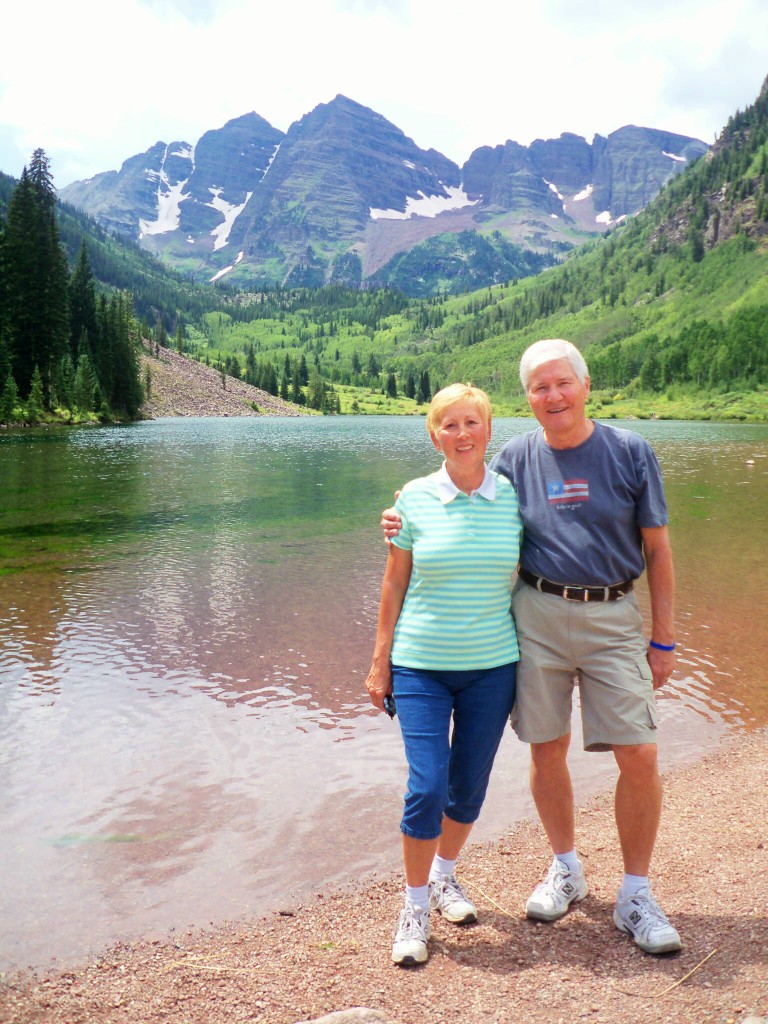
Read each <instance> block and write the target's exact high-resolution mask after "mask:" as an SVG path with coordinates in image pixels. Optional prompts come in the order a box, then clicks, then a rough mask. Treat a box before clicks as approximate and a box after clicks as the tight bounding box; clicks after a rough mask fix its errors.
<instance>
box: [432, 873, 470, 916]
mask: <svg viewBox="0 0 768 1024" xmlns="http://www.w3.org/2000/svg"><path fill="white" fill-rule="evenodd" d="M429 909H430V910H437V911H439V912H440V913H441V914H442V915H443V917H444V918H445V920H446V921H450V922H451V923H452V924H471V923H472V922H473V921H476V920H477V907H476V906H475V904H474V903H473V902H472V900H470V899H467V894H466V893H465V892H464V890H463V889H462V888H461V886H460V885H459V883H458V882H457V881H456V876H455V875H441V876H440V878H439V879H437V880H435V881H431V882H430V883H429Z"/></svg>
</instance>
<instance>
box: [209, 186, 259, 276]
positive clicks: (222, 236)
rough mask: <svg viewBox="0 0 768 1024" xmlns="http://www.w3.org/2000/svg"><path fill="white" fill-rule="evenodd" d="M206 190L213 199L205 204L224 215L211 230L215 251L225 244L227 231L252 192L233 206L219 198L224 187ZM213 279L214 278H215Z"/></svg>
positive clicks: (227, 238)
mask: <svg viewBox="0 0 768 1024" xmlns="http://www.w3.org/2000/svg"><path fill="white" fill-rule="evenodd" d="M208 191H209V192H210V193H211V195H212V196H213V199H212V200H211V201H210V203H206V204H205V205H206V206H210V207H212V208H213V209H214V210H218V212H219V213H221V214H223V215H224V220H223V221H222V222H221V224H218V225H217V226H216V227H215V228H214V229H213V231H212V232H211V235H212V236H213V237H214V238H215V239H216V241H215V242H214V243H213V251H214V252H216V251H217V250H218V249H223V248H224V246H225V245H226V244H227V241H228V240H229V233H230V231H231V230H232V225H233V224H234V223H235V221H236V220H237V218H238V217H239V216H240V214H241V213H242V212H243V210H244V209H245V206H246V203H247V202H248V200H249V199H250V198H251V196H252V195H253V192H248V193H246V196H245V202H243V203H240V205H239V206H233V205H232V203H228V202H227V201H226V199H222V198H221V193H222V192H223V191H224V189H222V188H209V189H208ZM241 256H242V253H241ZM229 269H230V270H231V269H232V268H231V267H230V268H229ZM217 276H218V275H217ZM213 280H216V278H214V279H213Z"/></svg>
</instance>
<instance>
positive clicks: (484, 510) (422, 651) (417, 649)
mask: <svg viewBox="0 0 768 1024" xmlns="http://www.w3.org/2000/svg"><path fill="white" fill-rule="evenodd" d="M492 475H493V476H494V477H495V480H496V494H495V497H493V498H488V497H483V496H482V495H481V494H479V493H477V492H475V493H474V494H473V495H472V496H471V497H470V496H469V495H466V494H464V493H462V492H459V493H457V494H456V496H455V497H454V498H453V499H452V500H450V501H444V500H441V496H440V490H439V486H438V480H439V476H440V474H438V473H433V474H431V475H430V476H427V477H420V478H419V479H417V480H412V481H411V482H410V483H409V484H407V485H406V486H405V487H404V488H403V491H402V493H401V495H400V497H399V498H398V500H397V504H396V508H397V511H398V513H399V514H400V517H401V518H402V521H403V527H402V529H401V531H400V533H399V534H398V536H397V537H396V538H395V539H394V540H393V543H394V544H396V545H397V546H398V547H400V548H403V549H405V550H406V551H411V552H412V553H413V569H412V572H411V580H410V584H409V586H408V592H407V594H406V597H405V602H404V604H403V609H402V612H401V613H400V618H399V620H398V623H397V626H396V628H395V637H394V646H393V649H392V661H393V663H394V664H396V665H404V666H407V667H409V668H426V669H443V670H456V671H467V670H472V669H484V668H495V667H496V666H498V665H505V664H507V662H510V661H517V660H518V657H519V653H518V648H517V637H516V636H515V628H514V622H513V621H512V616H511V614H510V594H511V577H512V573H513V571H514V570H515V568H516V566H517V561H518V556H519V551H520V537H521V534H522V523H521V520H520V514H519V512H518V507H517V494H516V493H515V489H514V488H513V486H512V484H511V483H510V482H509V480H508V479H507V478H506V477H503V476H501V475H499V474H497V473H493V474H492Z"/></svg>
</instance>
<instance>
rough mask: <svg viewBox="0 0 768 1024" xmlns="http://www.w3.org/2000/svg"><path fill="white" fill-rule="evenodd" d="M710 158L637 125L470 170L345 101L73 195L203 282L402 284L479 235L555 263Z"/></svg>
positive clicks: (163, 149)
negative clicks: (396, 267) (444, 242)
mask: <svg viewBox="0 0 768 1024" xmlns="http://www.w3.org/2000/svg"><path fill="white" fill-rule="evenodd" d="M707 148H708V147H707V146H706V145H705V143H703V142H701V141H700V140H696V139H692V138H690V137H688V136H679V135H674V134H673V133H669V132H663V131H660V130H658V129H649V128H638V127H636V126H632V125H626V126H624V127H622V128H620V129H618V130H617V131H615V132H612V133H611V134H610V135H609V136H607V137H606V138H603V137H602V136H599V135H596V136H595V137H594V139H593V141H592V143H588V142H587V141H586V139H584V138H583V137H581V136H577V135H575V134H573V133H568V132H565V133H563V134H562V135H561V136H560V138H559V139H549V140H545V139H536V140H534V142H533V143H531V145H530V146H527V147H526V146H522V145H520V144H519V143H516V142H512V141H511V140H508V141H507V142H506V143H504V144H503V145H500V146H496V147H490V146H486V147H480V148H479V149H477V150H475V151H474V153H473V154H471V156H470V158H469V160H467V161H466V163H465V164H464V165H463V167H459V165H458V164H456V163H454V162H453V161H451V160H450V159H449V158H447V157H445V156H443V155H442V154H441V153H439V152H438V151H437V150H435V149H421V148H420V147H419V146H417V144H416V143H415V142H414V141H413V140H412V139H410V138H409V137H408V136H406V135H405V133H404V132H403V131H402V130H401V129H400V128H398V127H397V126H396V125H394V124H393V123H392V122H390V121H388V120H387V119H386V118H385V117H383V116H382V115H381V114H378V113H377V112H376V111H374V110H371V109H370V108H368V107H364V106H362V105H361V104H359V103H357V102H356V101H354V100H352V99H349V98H348V97H346V96H344V95H342V94H339V95H337V96H336V97H335V98H334V99H332V100H331V101H329V102H328V103H321V104H318V105H317V106H316V107H314V108H313V109H312V110H311V111H309V113H307V114H305V115H304V116H302V117H301V118H299V119H298V120H296V121H294V122H293V123H292V124H291V125H290V127H289V128H288V131H287V132H285V133H283V132H281V131H280V130H279V129H276V128H273V127H272V126H271V125H270V124H269V122H268V121H266V120H265V119H264V118H263V117H261V116H260V115H259V114H257V113H255V112H251V113H249V114H245V115H242V116H241V117H239V118H234V119H232V120H230V121H228V122H226V124H225V125H223V126H222V127H221V128H218V129H212V130H210V131H208V132H205V133H204V134H203V135H202V136H201V138H200V139H199V140H198V141H197V142H196V143H194V144H190V143H189V142H185V141H174V142H171V143H164V142H156V143H155V144H154V145H153V146H151V147H149V149H147V150H146V151H145V152H144V153H141V154H135V155H134V156H132V157H129V158H127V159H126V160H125V161H124V162H123V164H122V166H121V168H120V170H119V171H106V172H103V173H101V174H98V175H95V176H94V177H93V178H91V179H87V180H84V181H80V182H73V183H72V184H70V185H68V186H66V188H64V189H62V190H61V193H60V195H61V198H62V199H63V200H65V201H66V202H69V203H71V204H73V205H75V206H77V207H79V208H81V209H83V210H85V211H86V212H87V213H89V214H91V215H92V216H93V217H94V218H95V219H96V220H97V221H98V222H99V223H101V224H102V226H104V227H105V228H106V229H107V230H113V231H116V232H118V233H120V234H123V235H127V236H128V237H131V238H132V239H133V240H134V241H138V242H139V243H140V244H141V245H142V246H144V247H145V248H147V249H149V250H150V251H152V252H154V253H156V254H157V255H159V256H160V257H161V258H162V259H163V260H164V261H165V262H167V263H168V264H169V265H171V266H174V267H175V268H176V269H179V270H180V271H182V272H183V273H185V274H186V275H187V276H189V277H190V278H192V279H194V280H198V281H212V280H220V279H221V278H222V277H224V276H226V277H227V279H228V280H231V281H232V282H233V283H236V284H237V285H238V286H246V287H248V286H258V285H275V284H280V285H285V286H295V285H301V286H313V287H317V286H320V285H322V284H325V283H332V282H334V281H338V280H341V281H343V283H345V284H350V285H356V286H360V285H363V284H364V283H365V282H366V281H367V280H368V279H369V278H371V277H372V276H373V275H376V280H377V281H381V280H384V281H386V280H387V278H388V274H389V270H388V264H389V263H390V261H392V260H393V259H394V258H395V257H396V256H398V255H399V254H402V253H405V252H408V251H410V250H412V249H413V248H414V246H417V245H420V244H422V243H424V242H426V241H427V240H428V239H430V238H433V237H435V236H439V235H442V234H446V233H447V234H455V233H457V232H463V231H466V230H468V229H469V230H474V231H477V232H478V233H481V234H486V235H489V234H492V232H494V231H498V232H500V233H501V235H502V236H503V237H504V239H505V240H506V241H508V242H511V243H513V244H515V245H517V246H519V247H520V248H521V249H523V250H528V251H533V252H536V253H538V254H546V255H548V257H549V262H550V263H554V262H556V261H557V260H558V259H559V258H560V257H561V255H562V253H563V252H564V251H565V250H567V249H569V248H572V247H574V246H576V245H579V244H581V243H582V242H583V241H584V240H585V239H586V238H588V237H590V236H593V235H595V234H598V233H601V232H602V231H604V230H605V229H606V228H607V227H609V226H610V225H612V224H615V223H617V222H619V221H620V220H621V218H623V217H625V216H630V215H632V214H634V213H636V212H637V211H638V210H639V209H641V208H642V207H643V206H644V205H646V203H647V202H648V201H649V198H652V196H653V195H655V194H656V193H657V192H658V191H659V189H660V188H661V187H662V186H663V184H664V183H665V182H666V181H668V180H669V178H670V177H674V176H675V175H676V174H677V173H678V172H679V170H680V169H681V168H682V167H684V166H687V165H688V164H690V163H691V162H692V161H693V160H694V159H696V158H698V156H700V155H702V154H703V153H704V152H706V150H707ZM425 258H426V260H427V264H428V263H429V259H430V255H429V249H427V250H426V256H425ZM502 263H503V260H501V258H500V261H499V267H501V265H502ZM427 271H428V268H427ZM499 272H500V270H499ZM493 279H494V278H493V277H491V278H490V279H489V282H488V283H492V280H493ZM496 279H498V275H497V277H496Z"/></svg>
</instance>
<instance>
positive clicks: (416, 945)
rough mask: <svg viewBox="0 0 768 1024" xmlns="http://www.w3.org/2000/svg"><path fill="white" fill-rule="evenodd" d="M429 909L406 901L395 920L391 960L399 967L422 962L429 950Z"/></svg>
mask: <svg viewBox="0 0 768 1024" xmlns="http://www.w3.org/2000/svg"><path fill="white" fill-rule="evenodd" d="M429 930H430V929H429V911H428V910H420V909H419V908H418V907H414V906H413V905H412V904H411V903H406V905H405V908H404V909H403V910H401V911H400V917H399V918H398V921H397V931H396V932H395V941H394V942H393V943H392V962H393V963H396V964H400V966H401V967H411V966H412V965H413V964H423V963H424V962H425V961H426V959H427V957H428V956H429V952H428V950H427V939H429Z"/></svg>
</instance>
